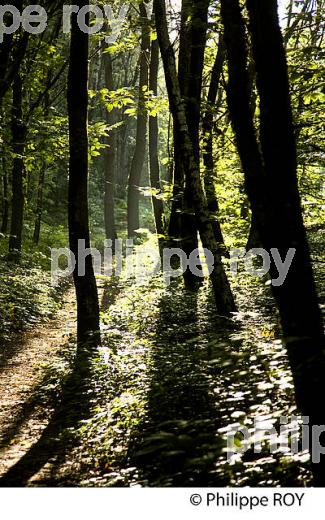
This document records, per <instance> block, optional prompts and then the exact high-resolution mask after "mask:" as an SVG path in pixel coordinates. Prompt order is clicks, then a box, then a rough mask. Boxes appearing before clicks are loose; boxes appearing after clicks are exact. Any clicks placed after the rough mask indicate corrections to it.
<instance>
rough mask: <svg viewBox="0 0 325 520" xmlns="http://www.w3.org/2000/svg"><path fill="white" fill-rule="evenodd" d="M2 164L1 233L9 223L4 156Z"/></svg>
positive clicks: (7, 188) (6, 228)
mask: <svg viewBox="0 0 325 520" xmlns="http://www.w3.org/2000/svg"><path fill="white" fill-rule="evenodd" d="M2 164H3V178H2V182H3V205H2V223H1V233H4V234H6V233H7V231H8V223H9V186H8V173H7V171H6V164H5V160H4V158H2Z"/></svg>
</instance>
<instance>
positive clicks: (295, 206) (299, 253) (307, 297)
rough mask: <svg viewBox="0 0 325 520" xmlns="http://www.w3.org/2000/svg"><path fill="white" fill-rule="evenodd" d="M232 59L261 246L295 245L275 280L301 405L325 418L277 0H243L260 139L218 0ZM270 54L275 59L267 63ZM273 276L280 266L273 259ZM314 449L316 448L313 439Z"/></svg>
mask: <svg viewBox="0 0 325 520" xmlns="http://www.w3.org/2000/svg"><path fill="white" fill-rule="evenodd" d="M221 6H222V17H223V22H224V26H225V35H226V44H227V53H228V61H229V85H228V103H229V109H230V112H231V117H232V121H233V126H234V130H235V134H236V140H237V146H238V150H239V154H240V157H241V161H242V164H243V169H244V172H245V178H246V187H247V193H248V197H249V199H250V203H251V207H252V212H253V215H254V216H255V217H256V223H257V226H258V232H259V236H260V239H261V242H262V245H263V247H264V249H266V250H267V251H270V249H271V248H277V249H278V251H279V253H280V256H281V258H285V257H286V254H287V252H288V249H289V248H294V249H295V250H296V252H295V256H294V259H293V262H292V265H291V266H290V269H289V271H288V274H287V277H286V279H285V281H284V283H283V284H282V285H281V286H273V287H272V289H273V294H274V297H275V300H276V302H277V305H278V308H279V312H280V318H281V324H282V329H283V336H284V343H285V345H286V348H287V352H288V357H289V361H290V365H291V369H292V374H293V379H294V384H295V394H296V401H297V405H298V408H299V409H300V411H301V412H302V414H303V415H304V416H308V418H309V425H310V428H312V426H313V425H324V424H325V413H324V411H323V408H322V406H320V405H319V396H320V395H323V394H324V390H325V378H324V374H325V356H324V334H323V327H322V320H321V314H320V310H319V307H318V303H317V294H316V290H315V284H314V279H313V273H312V268H311V261H310V255H309V250H308V244H307V239H306V234H305V229H304V225H303V221H302V215H301V207H300V198H299V192H298V183H297V175H296V149H295V139H294V133H293V125H292V115H291V105H290V97H289V85H288V74H287V66H286V58H285V52H284V47H283V41H282V36H281V31H280V28H279V22H278V17H277V3H276V0H267V1H265V2H263V7H261V5H260V2H258V1H256V0H247V7H248V11H249V15H250V31H251V34H252V40H253V47H254V58H255V64H256V73H257V87H258V90H259V94H260V113H261V116H260V117H261V121H260V123H261V124H260V139H261V149H262V155H263V158H262V156H261V154H260V149H259V146H258V143H257V140H256V136H255V129H254V124H253V120H252V115H251V111H250V106H249V89H248V84H249V80H248V76H247V69H246V63H247V53H246V49H245V29H244V23H243V20H242V16H241V10H240V5H239V1H238V0H222V3H221ZM271 62H272V67H270V63H271ZM270 274H271V278H272V279H276V278H277V277H278V271H277V269H276V267H275V265H274V263H273V261H272V262H271V269H270ZM311 455H312V456H313V455H315V454H314V453H313V450H312V445H311ZM313 471H314V476H315V483H316V484H323V485H324V476H325V473H324V457H323V456H322V458H321V462H320V464H314V465H313Z"/></svg>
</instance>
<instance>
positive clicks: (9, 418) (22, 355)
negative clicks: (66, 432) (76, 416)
mask: <svg viewBox="0 0 325 520" xmlns="http://www.w3.org/2000/svg"><path fill="white" fill-rule="evenodd" d="M75 326H76V310H75V300H74V289H73V288H70V289H69V290H68V291H67V292H66V293H65V295H64V296H63V302H62V307H61V309H60V310H59V312H58V314H57V316H56V318H55V319H53V320H51V321H49V322H48V323H44V324H41V325H39V326H37V328H36V329H35V330H33V331H30V332H27V333H17V334H13V335H12V336H11V338H10V342H8V343H7V344H6V345H4V346H2V347H1V348H0V395H1V404H0V476H2V475H3V474H5V473H6V471H7V470H8V469H9V468H10V467H11V466H13V465H14V464H15V463H16V462H17V461H18V460H19V459H20V458H21V457H22V456H23V455H24V454H25V453H26V452H27V451H28V449H29V448H30V447H31V446H32V445H33V444H34V443H35V442H36V441H37V440H38V439H39V437H40V435H41V433H42V431H43V429H44V428H45V427H46V426H47V424H48V421H49V415H50V414H49V413H48V412H49V411H44V410H42V409H41V406H40V404H39V403H37V401H36V402H35V400H34V399H33V396H34V392H35V388H37V387H38V386H39V385H40V384H41V383H42V381H44V377H46V368H45V365H46V363H48V362H49V361H50V360H53V359H55V357H56V356H58V354H59V352H60V349H61V348H62V346H63V345H64V344H65V343H66V342H67V340H68V337H69V336H70V335H71V334H74V333H75Z"/></svg>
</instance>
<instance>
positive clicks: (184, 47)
mask: <svg viewBox="0 0 325 520" xmlns="http://www.w3.org/2000/svg"><path fill="white" fill-rule="evenodd" d="M191 6H192V2H191V0H182V7H181V26H180V34H179V54H178V81H179V88H180V93H181V96H182V97H183V99H185V98H187V87H188V82H189V73H190V72H189V71H190V59H191V39H190V31H189V23H188V21H189V19H190V16H191ZM173 134H174V185H173V199H172V207H171V212H170V219H169V227H168V233H169V236H170V237H171V238H172V239H176V240H178V239H179V238H180V237H181V236H182V223H183V224H185V227H186V228H192V227H193V226H187V225H186V215H185V216H184V215H183V216H182V212H183V210H184V209H186V208H184V207H183V206H184V185H185V174H184V169H183V165H182V162H181V160H180V151H179V143H178V139H177V135H176V133H175V128H173ZM186 214H188V212H186ZM190 218H191V217H190ZM191 233H192V234H193V231H192V232H191ZM194 233H195V234H197V231H196V229H195V228H194ZM175 246H176V244H175ZM193 249H194V248H193Z"/></svg>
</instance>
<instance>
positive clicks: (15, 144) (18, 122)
mask: <svg viewBox="0 0 325 520" xmlns="http://www.w3.org/2000/svg"><path fill="white" fill-rule="evenodd" d="M22 103H23V87H22V80H21V77H20V75H19V74H17V76H16V77H15V80H14V83H13V98H12V122H11V131H12V150H13V153H14V158H13V168H12V204H11V227H10V238H9V259H10V260H13V261H19V260H20V255H21V246H22V232H23V222H24V206H25V181H26V175H25V167H24V153H25V146H26V138H27V127H26V125H25V123H24V121H23V108H22Z"/></svg>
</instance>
